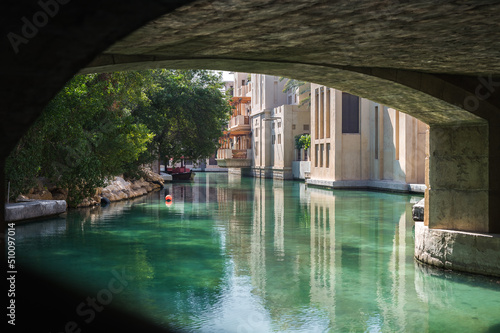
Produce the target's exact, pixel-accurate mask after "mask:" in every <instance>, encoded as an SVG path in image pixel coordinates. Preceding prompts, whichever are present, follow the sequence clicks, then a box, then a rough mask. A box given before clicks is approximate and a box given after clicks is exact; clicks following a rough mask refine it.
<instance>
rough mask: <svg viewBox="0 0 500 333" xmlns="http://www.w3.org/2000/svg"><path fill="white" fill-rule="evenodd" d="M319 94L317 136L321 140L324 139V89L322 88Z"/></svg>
mask: <svg viewBox="0 0 500 333" xmlns="http://www.w3.org/2000/svg"><path fill="white" fill-rule="evenodd" d="M319 91H320V93H319V116H320V120H319V126H320V128H319V135H320V138H321V139H324V138H325V87H322V88H321V89H320V90H319Z"/></svg>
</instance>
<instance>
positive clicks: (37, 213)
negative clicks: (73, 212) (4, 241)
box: [5, 200, 66, 222]
mask: <svg viewBox="0 0 500 333" xmlns="http://www.w3.org/2000/svg"><path fill="white" fill-rule="evenodd" d="M65 211H66V201H64V200H37V201H26V202H17V203H9V204H5V221H6V222H14V221H22V220H29V219H35V218H39V217H47V216H53V215H58V214H61V213H64V212H65Z"/></svg>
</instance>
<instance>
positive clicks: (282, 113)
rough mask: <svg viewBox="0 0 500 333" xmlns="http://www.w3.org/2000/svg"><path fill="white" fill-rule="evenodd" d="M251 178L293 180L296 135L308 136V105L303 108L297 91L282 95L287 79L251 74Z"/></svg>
mask: <svg viewBox="0 0 500 333" xmlns="http://www.w3.org/2000/svg"><path fill="white" fill-rule="evenodd" d="M251 79H252V88H253V89H252V108H251V123H252V132H253V140H254V149H253V161H254V164H253V167H252V175H253V176H255V177H261V178H262V177H263V178H278V179H292V178H293V174H292V162H293V160H294V152H295V143H294V138H295V136H296V135H300V134H304V133H306V134H308V133H309V127H310V126H309V122H310V115H309V113H310V109H309V105H304V106H300V105H299V104H300V100H301V98H305V96H300V95H299V92H298V91H297V90H295V91H287V92H283V88H284V86H285V82H286V81H285V80H280V79H279V77H278V76H270V75H262V74H252V76H251Z"/></svg>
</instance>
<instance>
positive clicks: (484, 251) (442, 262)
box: [415, 222, 500, 277]
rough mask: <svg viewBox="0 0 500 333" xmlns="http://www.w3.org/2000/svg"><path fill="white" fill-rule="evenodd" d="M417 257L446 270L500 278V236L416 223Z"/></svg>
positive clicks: (421, 260)
mask: <svg viewBox="0 0 500 333" xmlns="http://www.w3.org/2000/svg"><path fill="white" fill-rule="evenodd" d="M415 258H416V259H417V260H418V261H420V262H423V263H425V264H429V265H432V266H436V267H440V268H444V269H451V270H457V271H462V272H468V273H475V274H481V275H490V276H496V277H500V234H489V233H475V232H464V231H456V230H444V229H429V227H427V226H425V225H424V222H415Z"/></svg>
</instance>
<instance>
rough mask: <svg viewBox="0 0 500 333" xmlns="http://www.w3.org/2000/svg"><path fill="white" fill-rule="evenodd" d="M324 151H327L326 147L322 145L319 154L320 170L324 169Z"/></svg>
mask: <svg viewBox="0 0 500 333" xmlns="http://www.w3.org/2000/svg"><path fill="white" fill-rule="evenodd" d="M324 150H325V145H324V144H321V146H320V152H319V166H320V168H322V167H323V152H324Z"/></svg>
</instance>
